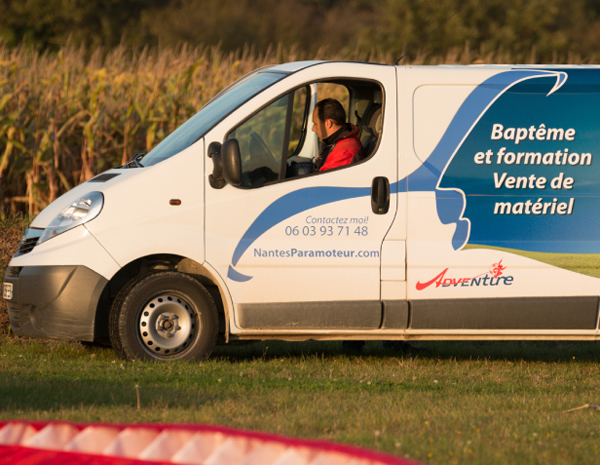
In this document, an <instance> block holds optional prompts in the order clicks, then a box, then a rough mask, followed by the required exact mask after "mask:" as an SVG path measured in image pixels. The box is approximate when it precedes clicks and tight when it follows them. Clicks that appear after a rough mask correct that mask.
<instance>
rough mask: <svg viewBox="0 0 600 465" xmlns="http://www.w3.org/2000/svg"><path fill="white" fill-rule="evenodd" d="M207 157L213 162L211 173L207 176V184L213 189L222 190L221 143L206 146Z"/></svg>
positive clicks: (223, 182)
mask: <svg viewBox="0 0 600 465" xmlns="http://www.w3.org/2000/svg"><path fill="white" fill-rule="evenodd" d="M208 157H209V158H212V161H213V172H212V174H211V175H209V176H208V182H209V183H210V187H212V188H213V189H223V188H224V187H225V184H226V182H225V179H223V162H222V161H221V143H220V142H211V143H210V145H209V146H208Z"/></svg>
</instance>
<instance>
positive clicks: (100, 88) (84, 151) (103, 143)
mask: <svg viewBox="0 0 600 465" xmlns="http://www.w3.org/2000/svg"><path fill="white" fill-rule="evenodd" d="M317 55H318V56H317V57H315V56H311V57H306V56H302V54H301V53H300V52H298V51H297V50H296V49H295V48H293V47H292V48H291V49H284V48H282V47H274V48H271V49H269V50H268V51H267V52H265V53H264V54H257V53H255V52H254V51H253V50H252V49H251V48H244V49H242V50H239V51H237V52H235V53H223V52H221V51H220V50H219V48H217V47H212V48H210V47H196V48H191V47H187V46H185V45H183V46H181V47H179V48H177V49H165V50H156V49H143V50H140V51H137V52H136V51H133V50H131V49H127V48H125V47H118V48H115V49H113V50H110V51H108V52H107V53H104V52H102V51H96V52H94V53H92V54H91V55H89V54H88V53H87V51H86V50H85V49H83V48H75V47H71V46H68V45H67V46H66V47H64V48H63V49H61V50H60V51H59V52H58V53H56V54H49V53H44V54H40V53H38V52H35V51H32V50H30V49H27V48H26V47H17V48H12V49H11V48H8V47H5V46H3V45H1V44H0V218H4V217H6V216H9V215H11V214H14V213H17V212H22V213H25V214H28V215H30V216H31V215H35V214H36V213H38V212H39V211H41V210H42V209H43V208H44V207H45V206H46V205H48V204H49V203H50V202H52V201H53V200H54V199H56V198H57V197H58V196H60V195H61V194H63V193H64V192H66V191H68V190H69V189H71V188H72V187H74V186H75V185H77V184H79V183H81V182H83V181H86V180H88V179H90V178H91V177H93V176H94V175H96V174H98V173H100V172H102V171H105V170H107V169H108V168H110V167H112V166H118V165H122V164H124V163H125V162H126V161H127V160H128V159H130V158H131V157H132V156H133V155H134V154H135V153H139V152H147V151H149V150H150V149H151V148H152V147H154V146H155V145H156V144H157V143H158V142H160V141H161V140H162V139H163V138H164V137H166V136H167V135H168V134H169V133H170V132H171V131H173V130H174V129H175V128H176V127H177V126H179V125H180V124H181V123H183V122H184V121H185V120H186V119H188V118H189V117H190V116H192V115H193V114H194V113H196V112H197V111H198V110H199V109H200V108H201V107H202V106H203V105H204V104H205V103H206V102H207V101H208V100H209V99H210V98H211V97H212V96H214V95H215V94H216V93H218V92H219V91H220V90H221V89H223V88H224V87H225V86H227V85H228V84H230V83H231V82H233V81H234V80H236V79H238V78H239V77H241V76H243V75H244V74H246V73H248V72H250V71H252V70H253V69H255V68H258V67H261V66H265V65H269V64H274V63H281V62H287V61H295V60H300V59H307V58H310V59H313V58H319V59H338V60H361V61H376V62H382V63H392V62H393V61H394V58H396V57H393V56H391V55H390V54H386V53H383V52H377V51H374V52H371V53H370V54H368V55H366V56H365V55H364V54H362V55H361V54H360V53H359V52H358V51H354V52H352V51H349V52H345V53H330V52H328V50H327V49H322V50H320V51H319V52H318V53H317ZM512 60H514V61H519V62H524V63H531V62H535V53H534V52H533V51H532V53H531V55H530V56H527V57H511V56H510V55H509V54H488V55H485V56H482V55H481V54H478V53H476V52H473V51H471V50H469V48H468V45H467V46H466V47H465V48H464V49H461V50H455V49H452V50H450V51H449V52H448V53H447V54H446V56H444V57H428V56H425V55H417V58H416V59H415V60H413V61H412V64H424V63H428V64H439V63H449V64H451V63H464V64H468V63H473V62H477V63H499V62H511V61H512ZM572 61H573V62H579V61H578V60H577V59H576V58H573V60H572ZM403 64H409V63H408V62H403Z"/></svg>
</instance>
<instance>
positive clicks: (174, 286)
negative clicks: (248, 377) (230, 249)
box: [109, 271, 219, 361]
mask: <svg viewBox="0 0 600 465" xmlns="http://www.w3.org/2000/svg"><path fill="white" fill-rule="evenodd" d="M218 327H219V319H218V315H217V309H216V306H215V303H214V301H213V298H212V297H211V295H210V293H209V292H208V291H207V290H206V288H205V287H204V286H202V284H200V283H199V282H198V281H196V280H195V279H194V278H192V277H191V276H188V275H186V274H183V273H178V272H175V271H161V272H157V273H150V274H146V275H144V276H141V277H139V278H137V279H134V280H132V281H131V282H129V283H128V284H127V285H126V286H125V287H124V288H123V289H122V290H121V292H119V294H118V295H117V297H116V298H115V300H114V302H113V306H112V308H111V312H110V319H109V331H110V340H111V342H112V345H113V348H114V350H115V352H116V353H117V355H118V356H119V357H120V358H122V359H125V360H158V361H166V360H198V359H203V358H206V357H208V356H209V355H210V353H211V352H212V349H213V347H214V346H215V343H216V341H217V332H218Z"/></svg>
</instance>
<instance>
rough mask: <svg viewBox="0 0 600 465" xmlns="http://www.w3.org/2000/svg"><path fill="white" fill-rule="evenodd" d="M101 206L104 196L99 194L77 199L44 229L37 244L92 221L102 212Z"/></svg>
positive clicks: (93, 193) (92, 193) (95, 193)
mask: <svg viewBox="0 0 600 465" xmlns="http://www.w3.org/2000/svg"><path fill="white" fill-rule="evenodd" d="M103 204H104V196H103V195H102V193H101V192H90V193H89V194H86V195H84V196H83V197H79V198H78V199H77V200H75V202H73V203H72V204H71V205H69V206H68V207H67V208H65V209H64V210H63V211H61V212H60V213H59V214H58V216H57V217H56V218H54V219H53V220H52V221H51V222H50V224H49V225H48V227H47V228H46V229H44V232H43V233H42V236H41V237H40V240H39V241H38V244H41V243H42V242H44V241H47V240H48V239H52V238H53V237H55V236H58V235H59V234H62V233H64V232H65V231H68V230H69V229H72V228H74V227H75V226H79V225H80V224H83V223H87V222H88V221H90V220H93V219H94V218H96V217H97V216H98V214H99V213H100V211H101V210H102V205H103Z"/></svg>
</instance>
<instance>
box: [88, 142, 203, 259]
mask: <svg viewBox="0 0 600 465" xmlns="http://www.w3.org/2000/svg"><path fill="white" fill-rule="evenodd" d="M203 153H204V140H203V139H201V140H199V141H198V142H196V143H195V144H193V145H192V146H191V147H189V148H188V149H186V150H184V151H183V152H181V153H180V154H179V155H178V156H176V157H172V158H169V159H167V160H165V161H163V162H162V163H159V164H157V165H154V166H150V167H147V168H130V170H132V171H136V170H137V171H139V172H140V174H139V175H137V176H132V177H131V178H130V179H128V182H126V183H115V184H113V185H112V186H111V185H110V181H109V182H107V183H106V184H107V186H106V188H105V189H104V191H103V192H104V196H105V205H104V209H103V211H102V213H101V214H100V215H99V216H98V218H96V219H94V220H92V221H90V222H89V223H88V229H89V230H90V231H91V232H92V234H93V235H94V236H95V237H96V238H97V239H98V241H99V242H100V243H101V244H102V245H103V246H104V247H105V248H106V250H107V251H108V253H110V254H111V256H113V257H114V259H115V260H116V261H117V262H118V263H119V264H120V265H121V266H125V265H127V264H128V263H131V262H132V261H134V260H136V259H138V258H140V257H146V256H149V255H154V254H173V255H179V256H181V257H187V258H191V259H192V260H195V261H197V262H198V263H202V262H204V237H203V235H204V198H203V192H204V187H203V176H202V173H203V172H204V157H203ZM171 200H180V201H181V205H171V204H170V203H169V202H170V201H171Z"/></svg>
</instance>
